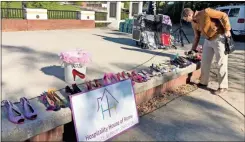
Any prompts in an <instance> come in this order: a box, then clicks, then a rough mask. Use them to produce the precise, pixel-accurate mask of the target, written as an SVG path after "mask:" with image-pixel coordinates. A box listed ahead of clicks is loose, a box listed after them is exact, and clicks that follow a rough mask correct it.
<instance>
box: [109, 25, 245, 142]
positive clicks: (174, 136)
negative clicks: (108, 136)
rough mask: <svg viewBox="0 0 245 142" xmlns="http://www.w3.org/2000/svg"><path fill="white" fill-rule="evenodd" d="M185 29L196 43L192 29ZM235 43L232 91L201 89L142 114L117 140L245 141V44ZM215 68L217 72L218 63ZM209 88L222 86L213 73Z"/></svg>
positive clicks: (231, 77) (230, 56)
mask: <svg viewBox="0 0 245 142" xmlns="http://www.w3.org/2000/svg"><path fill="white" fill-rule="evenodd" d="M184 30H185V33H186V34H187V36H188V39H189V40H190V42H193V38H194V36H193V34H192V31H191V30H190V29H188V28H185V29H184ZM203 42H204V39H203V38H202V39H201V44H202V43H203ZM185 43H187V41H185ZM235 46H236V51H235V52H234V53H232V54H231V55H229V64H228V66H229V67H228V68H229V69H228V70H229V71H228V73H229V91H228V93H226V94H223V95H222V96H215V95H213V94H212V93H211V92H210V91H208V90H203V89H198V90H196V91H194V92H192V93H190V94H189V95H187V96H182V97H180V98H177V99H175V100H173V101H171V102H170V103H168V104H167V105H166V106H163V107H162V108H160V109H158V110H156V111H154V112H152V113H150V114H148V115H146V116H143V117H141V119H140V124H139V125H138V126H136V127H134V128H132V129H131V130H128V131H127V132H125V133H124V134H122V135H120V136H118V137H116V138H114V139H113V140H115V141H244V140H245V136H244V134H245V132H244V128H245V124H244V122H245V121H244V116H245V111H244V108H245V106H244V100H245V98H244V93H245V90H244V84H245V43H244V42H243V43H242V42H236V43H235ZM189 47H190V46H189ZM214 62H215V61H214ZM211 71H212V72H214V73H217V70H216V68H215V64H213V65H212V69H211ZM209 88H210V89H217V88H218V84H217V77H216V76H215V74H212V73H211V77H210V83H209Z"/></svg>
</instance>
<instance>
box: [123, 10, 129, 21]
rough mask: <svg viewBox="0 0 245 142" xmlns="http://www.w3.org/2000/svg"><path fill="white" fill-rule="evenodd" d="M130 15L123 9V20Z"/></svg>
mask: <svg viewBox="0 0 245 142" xmlns="http://www.w3.org/2000/svg"><path fill="white" fill-rule="evenodd" d="M128 17H129V12H125V11H122V12H121V20H125V19H127V18H128Z"/></svg>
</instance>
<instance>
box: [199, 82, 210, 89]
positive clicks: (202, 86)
mask: <svg viewBox="0 0 245 142" xmlns="http://www.w3.org/2000/svg"><path fill="white" fill-rule="evenodd" d="M197 87H198V88H207V87H208V85H204V84H201V83H198V84H197Z"/></svg>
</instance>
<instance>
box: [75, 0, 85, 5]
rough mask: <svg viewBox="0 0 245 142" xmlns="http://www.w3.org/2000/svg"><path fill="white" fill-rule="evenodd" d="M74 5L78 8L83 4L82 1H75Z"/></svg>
mask: <svg viewBox="0 0 245 142" xmlns="http://www.w3.org/2000/svg"><path fill="white" fill-rule="evenodd" d="M74 4H75V5H78V6H82V4H83V2H82V1H75V2H74Z"/></svg>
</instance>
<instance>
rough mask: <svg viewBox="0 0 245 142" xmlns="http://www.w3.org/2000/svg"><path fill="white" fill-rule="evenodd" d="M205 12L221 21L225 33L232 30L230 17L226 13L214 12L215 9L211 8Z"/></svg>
mask: <svg viewBox="0 0 245 142" xmlns="http://www.w3.org/2000/svg"><path fill="white" fill-rule="evenodd" d="M205 12H206V13H207V14H208V16H209V17H211V18H215V19H220V21H221V22H222V25H223V27H224V29H225V32H227V31H230V30H231V25H230V21H229V17H228V15H227V14H226V13H225V12H221V11H218V10H214V9H211V8H207V9H205Z"/></svg>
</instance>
